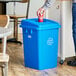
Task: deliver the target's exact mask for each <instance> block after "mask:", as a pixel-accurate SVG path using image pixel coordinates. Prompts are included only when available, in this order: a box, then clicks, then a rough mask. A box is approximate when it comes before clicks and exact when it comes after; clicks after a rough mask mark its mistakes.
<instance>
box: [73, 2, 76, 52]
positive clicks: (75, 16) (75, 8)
mask: <svg viewBox="0 0 76 76" xmlns="http://www.w3.org/2000/svg"><path fill="white" fill-rule="evenodd" d="M72 17H73V25H72V29H73V39H74V46H75V52H76V3H73V6H72Z"/></svg>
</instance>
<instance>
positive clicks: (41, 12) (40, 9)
mask: <svg viewBox="0 0 76 76" xmlns="http://www.w3.org/2000/svg"><path fill="white" fill-rule="evenodd" d="M44 12H45V10H44V9H43V8H39V9H38V11H37V16H43V15H44Z"/></svg>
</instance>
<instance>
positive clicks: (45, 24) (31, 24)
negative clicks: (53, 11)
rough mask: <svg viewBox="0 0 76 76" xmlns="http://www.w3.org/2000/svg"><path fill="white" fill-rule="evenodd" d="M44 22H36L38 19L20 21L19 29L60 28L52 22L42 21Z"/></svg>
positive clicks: (56, 23)
mask: <svg viewBox="0 0 76 76" xmlns="http://www.w3.org/2000/svg"><path fill="white" fill-rule="evenodd" d="M43 21H44V22H38V18H32V19H24V20H22V21H21V25H20V27H22V28H32V29H37V30H42V29H54V28H60V27H61V26H60V24H59V23H58V22H55V21H53V20H49V19H44V20H43Z"/></svg>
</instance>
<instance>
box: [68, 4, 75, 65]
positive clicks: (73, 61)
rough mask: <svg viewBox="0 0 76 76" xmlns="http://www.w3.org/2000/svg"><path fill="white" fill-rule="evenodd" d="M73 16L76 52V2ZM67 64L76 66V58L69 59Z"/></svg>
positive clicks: (73, 7)
mask: <svg viewBox="0 0 76 76" xmlns="http://www.w3.org/2000/svg"><path fill="white" fill-rule="evenodd" d="M72 17H73V25H72V30H73V40H74V46H75V52H76V3H73V6H72ZM67 64H68V65H70V66H76V59H75V60H71V61H68V62H67Z"/></svg>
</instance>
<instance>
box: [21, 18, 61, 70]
mask: <svg viewBox="0 0 76 76" xmlns="http://www.w3.org/2000/svg"><path fill="white" fill-rule="evenodd" d="M21 27H22V30H23V44H24V63H25V66H26V67H29V68H32V69H37V70H44V69H51V68H55V67H57V57H58V32H59V28H60V25H59V24H58V23H57V22H54V21H51V20H48V19H44V22H41V23H40V22H38V19H26V20H22V22H21Z"/></svg>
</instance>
